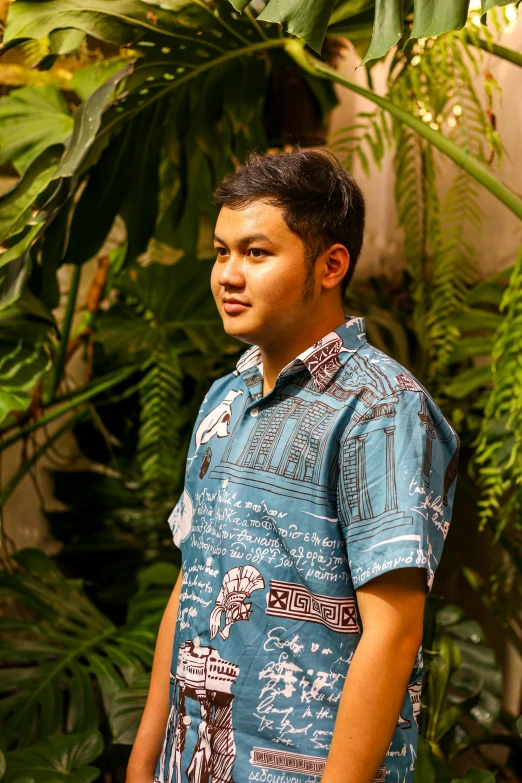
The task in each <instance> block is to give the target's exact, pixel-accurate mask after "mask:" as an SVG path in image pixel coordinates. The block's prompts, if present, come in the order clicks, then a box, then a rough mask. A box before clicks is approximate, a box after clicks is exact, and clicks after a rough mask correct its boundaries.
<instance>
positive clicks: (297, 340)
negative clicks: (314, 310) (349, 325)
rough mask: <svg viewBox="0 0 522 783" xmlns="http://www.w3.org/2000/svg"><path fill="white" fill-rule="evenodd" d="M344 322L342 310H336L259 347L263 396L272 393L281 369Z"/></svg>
mask: <svg viewBox="0 0 522 783" xmlns="http://www.w3.org/2000/svg"><path fill="white" fill-rule="evenodd" d="M344 320H345V316H344V312H343V310H342V308H339V309H337V308H336V309H335V310H332V312H330V313H327V314H326V315H325V316H324V317H322V318H315V319H314V323H313V325H312V326H310V324H309V323H304V324H303V325H302V327H301V330H299V329H296V332H295V334H292V335H291V336H286V335H285V338H284V339H283V338H281V339H280V340H278V341H275V342H274V343H272V344H271V345H270V346H260V348H261V357H262V359H263V396H264V395H265V394H268V393H269V392H270V391H272V389H273V388H274V386H275V382H276V380H277V376H278V375H279V373H280V372H281V370H282V369H283V367H286V365H287V364H289V363H290V362H291V361H292V360H293V359H295V358H296V357H297V356H299V354H300V353H302V352H303V351H306V349H307V348H311V346H312V345H314V344H315V343H316V342H318V341H319V340H320V339H321V338H322V337H324V336H325V335H327V334H329V332H333V331H334V330H335V329H337V328H338V327H339V326H341V325H342V324H343V323H344Z"/></svg>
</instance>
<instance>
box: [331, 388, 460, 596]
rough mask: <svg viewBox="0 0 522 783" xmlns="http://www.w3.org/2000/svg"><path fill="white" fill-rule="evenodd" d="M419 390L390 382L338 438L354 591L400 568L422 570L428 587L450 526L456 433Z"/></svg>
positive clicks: (341, 510) (342, 507)
mask: <svg viewBox="0 0 522 783" xmlns="http://www.w3.org/2000/svg"><path fill="white" fill-rule="evenodd" d="M397 381H399V382H400V376H399V377H398V378H397ZM418 389H419V390H418V391H417V390H414V389H412V388H401V387H400V386H397V387H396V388H395V392H396V393H395V394H392V395H389V396H387V397H386V398H384V399H381V400H379V401H378V402H376V403H374V404H373V405H372V407H370V408H368V409H367V410H364V409H363V410H362V411H359V412H358V413H356V414H354V418H353V420H352V422H351V424H350V425H349V427H348V428H347V430H346V432H345V435H344V436H343V438H342V441H341V447H340V453H339V480H338V495H339V504H338V506H339V507H338V511H339V521H340V524H341V530H342V533H343V536H344V539H345V542H346V548H347V553H348V561H349V565H350V572H351V576H352V581H353V584H354V587H355V588H357V587H360V586H361V585H362V584H365V583H366V582H368V581H369V580H370V579H373V578H374V577H376V576H379V574H382V573H385V572H387V571H391V570H394V569H397V568H405V567H422V568H424V569H425V570H426V571H427V584H428V588H429V589H431V586H432V584H433V578H434V574H435V570H436V568H437V565H438V563H439V561H440V556H441V553H442V548H443V545H444V541H445V538H446V535H447V533H448V528H449V524H450V518H451V507H452V504H451V503H449V502H448V501H449V500H452V497H453V493H454V490H455V478H456V473H457V464H458V438H457V435H456V433H455V432H454V430H453V429H452V428H451V427H450V425H449V424H448V423H447V422H446V421H445V419H443V417H442V414H441V413H440V410H439V409H438V407H437V406H436V404H435V403H434V402H433V401H432V400H431V398H429V397H428V396H426V395H425V394H424V392H423V391H421V390H420V387H418Z"/></svg>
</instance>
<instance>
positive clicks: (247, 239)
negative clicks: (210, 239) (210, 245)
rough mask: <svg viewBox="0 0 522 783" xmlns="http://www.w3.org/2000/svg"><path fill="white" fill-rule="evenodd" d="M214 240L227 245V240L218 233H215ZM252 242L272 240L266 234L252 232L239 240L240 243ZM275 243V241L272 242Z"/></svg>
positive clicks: (248, 243) (247, 243)
mask: <svg viewBox="0 0 522 783" xmlns="http://www.w3.org/2000/svg"><path fill="white" fill-rule="evenodd" d="M214 241H215V242H221V244H222V245H226V242H225V241H224V240H223V239H220V238H219V237H218V236H216V234H214ZM252 242H271V243H272V240H271V239H269V237H267V236H266V235H265V234H251V235H250V236H247V237H241V239H239V240H238V245H250V244H251V243H252ZM272 244H273V243H272Z"/></svg>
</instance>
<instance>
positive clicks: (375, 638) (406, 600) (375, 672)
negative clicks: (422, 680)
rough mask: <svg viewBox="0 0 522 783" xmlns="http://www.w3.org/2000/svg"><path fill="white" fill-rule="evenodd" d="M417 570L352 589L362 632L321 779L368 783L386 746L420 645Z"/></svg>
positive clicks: (421, 578) (420, 578)
mask: <svg viewBox="0 0 522 783" xmlns="http://www.w3.org/2000/svg"><path fill="white" fill-rule="evenodd" d="M425 594H426V572H425V570H424V569H423V568H401V569H398V570H396V571H392V572H390V573H388V574H383V575H381V576H378V577H376V578H375V579H372V580H371V581H370V582H368V583H367V584H365V585H363V586H362V587H360V588H359V589H358V590H357V601H358V604H359V614H360V617H361V621H362V626H363V632H362V636H361V639H360V641H359V644H358V646H357V649H356V651H355V653H354V656H353V659H352V662H351V664H350V667H349V669H348V674H347V677H346V681H345V683H344V687H343V691H342V694H341V700H340V702H339V710H338V713H337V718H336V721H335V726H334V732H333V736H332V741H331V744H330V750H329V753H328V757H327V760H326V765H325V769H324V772H323V775H322V777H321V783H372V781H374V779H375V777H376V775H377V772H378V770H379V767H380V765H381V764H382V762H383V759H384V757H385V755H386V752H387V750H388V748H389V745H390V742H391V739H392V735H393V732H394V729H395V726H396V724H397V720H398V718H399V712H400V709H401V706H402V703H403V701H404V696H405V694H406V690H407V686H408V682H409V678H410V676H411V672H412V669H413V665H414V663H415V658H416V656H417V653H418V651H419V647H420V645H421V643H422V619H423V613H424V601H425Z"/></svg>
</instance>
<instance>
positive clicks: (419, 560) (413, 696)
mask: <svg viewBox="0 0 522 783" xmlns="http://www.w3.org/2000/svg"><path fill="white" fill-rule="evenodd" d="M458 445H459V440H458V437H457V434H456V433H455V431H454V430H453V429H452V427H451V426H450V425H449V424H448V422H447V421H446V420H445V419H444V418H443V416H442V414H441V412H440V410H439V408H438V406H437V405H436V404H435V402H434V401H433V399H432V398H431V396H430V395H429V393H428V392H427V391H426V389H425V388H424V387H423V386H421V384H420V383H419V382H418V381H417V380H416V378H414V377H413V375H411V373H409V372H408V371H407V370H406V369H405V368H404V367H402V366H401V365H400V364H399V363H398V362H396V361H394V360H393V359H391V358H390V357H389V356H387V355H386V354H384V353H382V352H381V351H379V350H378V349H376V348H374V347H373V346H372V345H370V344H369V343H368V342H367V341H366V337H365V323H364V319H363V318H356V317H350V318H346V321H345V323H343V324H341V325H340V326H339V327H338V328H337V329H335V331H333V332H330V333H329V334H327V335H326V336H325V337H323V338H322V339H321V340H319V342H317V343H316V344H315V345H313V346H312V347H310V348H309V349H307V350H306V351H304V352H303V353H301V354H300V355H299V356H298V357H297V358H296V359H295V360H294V361H292V362H291V363H290V364H288V365H287V366H286V367H285V368H284V369H283V370H281V372H280V373H279V376H278V377H277V380H276V383H275V386H274V388H273V389H272V390H271V391H270V392H269V393H268V394H266V395H265V396H263V367H262V358H261V353H260V350H259V348H258V347H257V346H252V347H251V348H249V350H247V351H246V352H245V353H244V354H243V355H242V357H241V358H240V360H239V362H238V364H237V368H236V369H235V370H234V371H233V372H232V373H230V374H229V375H227V376H225V377H223V378H220V379H218V380H217V381H216V382H215V383H214V384H213V385H212V387H211V388H210V390H209V391H208V393H207V395H206V397H205V399H204V400H203V403H202V406H201V409H200V412H199V415H198V417H197V420H196V423H195V426H194V431H193V434H192V439H191V443H190V450H189V455H188V459H187V467H186V474H185V488H184V492H183V494H182V496H181V497H180V499H179V501H178V503H177V504H176V506H175V508H174V509H173V511H172V512H171V514H170V517H169V524H170V526H171V529H172V533H173V537H174V543H175V544H176V546H178V547H179V548H180V549H181V557H182V567H183V581H182V589H181V595H180V600H179V606H178V615H177V622H176V632H175V639H174V650H173V656H172V667H171V680H170V703H171V711H170V715H169V719H168V723H167V726H166V731H165V737H164V742H163V748H162V751H161V754H160V757H159V759H158V763H157V767H156V781H159V782H160V783H174V781H176V782H177V783H180V782H181V781H183V783H185V781H191V782H193V781H194V782H197V783H203V782H204V783H206V782H207V781H212V783H232V782H233V783H247V781H248V782H249V781H264V782H265V783H318V782H319V781H320V779H321V774H322V771H323V769H324V765H325V761H326V757H327V755H328V749H329V747H330V742H331V738H332V734H333V730H334V724H335V718H336V714H337V710H338V706H339V701H340V698H341V692H342V688H343V684H344V680H345V677H346V674H347V671H348V668H349V666H350V662H351V660H352V657H353V654H354V652H355V649H356V647H357V644H358V642H359V640H360V638H361V621H360V616H359V611H358V605H357V588H359V587H360V586H361V585H364V584H366V583H367V582H369V581H370V580H371V579H374V578H375V577H377V576H379V575H380V574H384V573H387V572H389V571H392V570H394V569H397V568H423V569H425V571H426V579H427V586H428V588H431V585H432V582H433V576H434V573H435V569H436V568H437V565H438V563H439V561H440V557H441V552H442V548H443V544H444V540H445V537H446V535H447V532H448V527H449V523H450V519H451V511H452V502H453V495H454V492H455V481H456V475H457V465H458ZM422 667H423V663H422V653H421V650H419V655H418V657H417V661H416V663H415V666H414V668H413V671H412V673H411V677H410V681H409V685H408V688H407V691H406V693H405V695H404V701H403V705H402V708H401V711H400V716H399V719H398V722H397V726H396V729H395V732H394V735H393V739H392V741H391V744H390V746H389V749H388V751H387V753H386V756H385V757H384V758H383V759H382V764H381V766H380V769H379V771H378V773H377V777H376V781H380V782H382V783H397V781H400V783H411V781H413V775H414V768H415V758H416V748H417V722H418V715H419V708H420V693H421V685H422ZM371 706H372V708H374V705H371ZM353 719H354V720H355V721H356V720H357V716H356V715H354V716H353ZM347 764H349V759H347Z"/></svg>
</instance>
